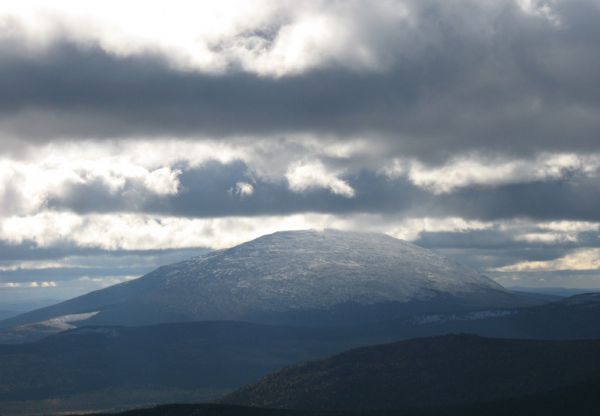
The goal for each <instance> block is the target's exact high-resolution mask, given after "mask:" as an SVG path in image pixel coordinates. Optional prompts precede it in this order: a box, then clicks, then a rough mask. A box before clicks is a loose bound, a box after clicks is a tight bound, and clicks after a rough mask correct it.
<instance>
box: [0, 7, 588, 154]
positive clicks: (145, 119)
mask: <svg viewBox="0 0 600 416" xmlns="http://www.w3.org/2000/svg"><path fill="white" fill-rule="evenodd" d="M501 4H502V6H501V7H491V6H486V5H487V3H485V4H483V3H482V5H477V6H476V7H475V4H472V3H471V2H468V1H465V2H461V3H457V4H453V5H452V6H448V5H444V4H443V3H442V2H430V1H422V2H415V3H414V4H412V3H411V4H410V11H411V13H412V14H413V16H412V19H413V20H414V22H416V23H415V25H414V27H411V28H409V27H406V28H404V27H403V28H397V31H391V32H389V33H383V34H381V35H380V37H381V39H378V41H377V42H376V44H377V45H378V47H379V48H381V51H378V52H382V51H387V53H386V54H385V55H386V56H387V57H388V59H387V61H389V62H386V64H385V65H383V66H382V68H381V69H380V70H373V71H366V70H362V71H361V70H351V69H348V67H346V66H344V65H341V64H339V65H336V64H335V63H329V64H327V65H325V66H323V67H322V68H320V69H315V70H312V71H308V72H304V73H302V74H299V75H293V76H284V77H280V78H273V77H266V76H257V75H253V74H250V73H244V72H242V71H241V70H235V69H233V70H230V71H228V72H226V73H224V74H220V75H207V74H201V73H194V72H190V71H188V72H182V71H177V70H174V69H171V68H170V67H169V66H168V65H167V64H166V62H165V61H163V60H162V58H160V57H158V56H132V57H128V58H117V57H114V56H110V55H108V54H106V53H104V52H102V51H101V50H99V49H95V48H93V47H87V48H85V49H84V48H78V47H75V46H73V45H72V44H69V43H68V41H65V42H64V43H62V44H56V45H54V47H52V48H50V49H49V50H47V51H45V52H44V53H41V54H39V53H38V54H35V55H32V54H30V53H28V52H23V48H20V47H19V45H18V41H14V40H13V44H7V43H6V42H5V43H4V44H3V45H1V46H0V49H1V54H2V57H3V58H2V60H1V61H0V90H1V91H2V95H1V96H0V112H1V120H0V128H1V129H2V130H3V131H4V132H5V133H11V134H14V135H15V136H18V137H20V138H22V139H26V140H31V141H36V140H42V141H43V140H48V139H49V138H53V137H54V138H56V137H93V138H101V137H123V136H158V135H170V136H172V135H189V136H194V135H211V136H218V137H226V136H230V135H238V134H243V135H247V136H248V135H249V136H255V137H256V136H263V135H268V136H272V137H277V136H278V135H280V134H285V133H290V132H299V133H314V134H316V135H322V134H330V135H333V136H335V137H338V138H340V137H345V136H347V135H369V137H372V138H375V137H377V138H379V140H381V141H382V142H383V143H384V144H385V145H386V146H388V147H389V148H390V149H393V151H395V152H397V153H402V154H403V155H410V154H413V155H418V156H420V157H421V158H429V157H436V158H445V157H447V156H449V155H456V154H459V155H460V154H462V152H467V151H471V150H479V151H486V152H503V153H509V154H510V153H519V154H522V153H523V152H531V153H535V152H539V151H544V150H546V151H553V150H560V151H569V152H573V151H575V152H584V151H599V150H600V142H599V141H598V132H599V131H600V90H599V89H598V88H595V86H597V85H598V84H600V55H599V54H598V53H597V45H598V44H600V25H598V24H597V22H598V21H600V9H599V8H598V7H597V6H596V5H595V4H594V3H593V2H590V1H570V2H560V3H559V4H558V5H556V7H554V8H553V10H554V13H555V14H556V16H557V19H558V21H559V22H560V24H555V23H553V22H552V20H550V19H547V18H545V17H541V16H536V15H530V14H527V13H525V12H523V11H522V10H521V9H519V8H518V7H517V6H516V5H514V4H513V5H511V4H512V3H501ZM467 6H468V7H467Z"/></svg>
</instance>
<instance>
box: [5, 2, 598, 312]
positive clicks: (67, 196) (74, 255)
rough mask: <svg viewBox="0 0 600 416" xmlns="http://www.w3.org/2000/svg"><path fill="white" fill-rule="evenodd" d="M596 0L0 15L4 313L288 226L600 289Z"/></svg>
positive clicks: (103, 8) (514, 279) (138, 7)
mask: <svg viewBox="0 0 600 416" xmlns="http://www.w3.org/2000/svg"><path fill="white" fill-rule="evenodd" d="M599 21H600V0H564V1H562V0H545V1H544V0H454V1H451V2H449V1H442V0H378V1H358V0H348V1H337V0H330V1H316V0H315V1H311V0H306V1H301V2H297V1H286V0H278V1H268V0H256V1H233V0H221V1H218V2H216V1H215V2H209V1H200V2H198V1H178V0H170V1H168V2H166V1H144V2H141V1H126V2H124V1H106V0H105V1H102V2H100V1H87V2H81V1H66V0H54V1H52V2H47V1H33V0H32V1H29V0H15V1H13V0H4V1H3V2H2V6H1V7H0V308H1V307H2V305H3V303H4V304H8V303H9V301H17V300H32V299H64V298H67V297H70V296H75V295H77V294H81V293H85V292H88V291H91V290H96V289H99V288H102V287H105V286H108V285H111V284H115V283H119V282H122V281H126V280H128V279H132V278H135V277H138V276H140V275H141V274H143V273H145V272H148V271H150V270H152V269H153V268H155V267H157V266H158V265H161V264H167V263H171V262H175V261H179V260H183V259H186V258H189V257H191V256H194V255H197V254H201V253H203V252H205V251H206V250H207V249H219V248H225V247H230V246H233V245H235V244H238V243H241V242H244V241H248V240H250V239H252V238H255V237H258V236H260V235H263V234H266V233H271V232H275V231H278V230H290V229H306V228H317V229H323V228H339V229H348V230H362V231H375V232H384V233H387V234H389V235H392V236H395V237H398V238H403V239H406V240H409V241H412V242H414V243H416V244H419V245H421V246H424V247H427V248H431V249H434V250H437V251H438V252H440V253H442V254H445V255H447V256H450V257H452V258H453V259H456V260H457V261H460V262H462V263H464V264H466V265H469V266H472V267H475V268H476V269H478V270H480V271H481V272H482V273H485V274H486V275H488V276H490V277H492V278H494V279H495V280H497V281H498V282H499V283H501V284H503V285H505V286H526V287H542V286H546V287H573V288H600V180H599V175H600V88H598V85H600V52H599V49H598V45H600V25H599V24H598V22H599Z"/></svg>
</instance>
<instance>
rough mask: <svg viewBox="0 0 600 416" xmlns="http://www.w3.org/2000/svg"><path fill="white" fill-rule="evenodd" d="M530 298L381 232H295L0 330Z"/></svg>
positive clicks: (368, 313)
mask: <svg viewBox="0 0 600 416" xmlns="http://www.w3.org/2000/svg"><path fill="white" fill-rule="evenodd" d="M532 302H533V301H532V300H531V299H528V298H526V297H521V296H518V295H516V294H513V293H511V292H509V291H507V290H505V289H504V288H502V287H501V286H500V285H498V284H497V283H495V282H494V281H492V280H491V279H489V278H487V277H485V276H483V275H481V274H480V273H478V272H476V271H474V270H472V269H469V268H466V267H464V266H461V265H459V264H457V263H454V262H452V261H450V260H448V259H446V258H444V257H442V256H439V255H437V254H436V253H434V252H432V251H430V250H427V249H424V248H421V247H418V246H415V245H413V244H410V243H407V242H404V241H401V240H398V239H395V238H392V237H389V236H386V235H383V234H367V233H353V232H341V231H332V230H329V231H322V232H320V231H295V232H280V233H275V234H271V235H267V236H263V237H261V238H258V239H256V240H253V241H250V242H248V243H245V244H241V245H239V246H236V247H233V248H231V249H228V250H221V251H216V252H212V253H209V254H206V255H203V256H199V257H196V258H193V259H190V260H188V261H184V262H181V263H177V264H173V265H169V266H164V267H161V268H159V269H157V270H155V271H153V272H151V273H149V274H147V275H145V276H143V277H141V278H139V279H136V280H133V281H130V282H126V283H122V284H120V285H116V286H113V287H109V288H106V289H103V290H99V291H96V292H92V293H90V294H88V295H85V296H81V297H78V298H75V299H72V300H69V301H67V302H63V303H61V304H58V305H55V306H51V307H48V308H44V309H40V310H37V311H33V312H30V313H27V314H23V315H20V316H18V317H15V318H12V319H9V320H7V321H4V322H2V323H1V324H0V328H5V329H6V328H12V329H15V328H17V329H20V330H21V332H20V333H21V334H27V333H28V330H33V331H37V332H38V333H39V331H42V332H43V330H44V329H46V330H48V332H50V333H51V332H55V331H56V328H55V326H56V319H58V320H59V321H61V319H62V321H64V319H63V318H62V317H65V316H68V319H69V320H70V325H72V326H81V325H88V324H93V325H140V324H154V323H161V322H176V321H194V320H246V321H252V322H269V323H284V324H288V323H293V322H294V323H300V324H309V325H310V324H315V323H318V324H324V323H338V322H343V323H352V322H355V321H361V320H362V321H369V320H371V321H374V320H383V319H392V318H396V317H400V316H405V315H407V314H410V313H414V312H435V311H447V310H468V309H477V308H490V307H514V306H520V305H524V304H530V303H532ZM83 314H85V315H83ZM62 321H61V322H62ZM29 332H31V331H29ZM18 334H19V332H18V331H17V336H18Z"/></svg>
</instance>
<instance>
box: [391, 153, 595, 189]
mask: <svg viewBox="0 0 600 416" xmlns="http://www.w3.org/2000/svg"><path fill="white" fill-rule="evenodd" d="M599 167H600V156H598V155H587V156H583V155H576V154H569V153H567V154H543V155H540V156H538V157H536V158H534V159H533V160H525V159H516V160H506V159H500V160H495V159H492V160H490V159H489V158H486V157H484V156H481V155H476V154H475V155H470V156H468V157H462V158H456V159H453V160H451V161H449V162H448V163H446V164H445V165H442V166H428V165H425V164H423V163H421V162H419V161H416V160H401V159H394V160H392V161H391V162H389V163H387V164H386V165H384V167H383V168H382V169H381V171H382V172H383V173H384V174H386V175H388V176H390V177H399V176H404V175H406V176H408V178H409V179H410V180H411V181H412V182H413V183H414V184H415V185H417V186H419V187H422V188H425V189H428V190H430V191H432V192H434V193H436V194H443V193H450V192H452V191H454V190H456V189H458V188H462V187H466V186H473V185H481V186H498V185H506V184H512V183H526V182H531V181H538V180H550V179H559V178H561V177H563V176H565V175H566V174H568V173H572V172H576V173H579V174H582V175H593V174H595V172H596V170H597V169H598V168H599Z"/></svg>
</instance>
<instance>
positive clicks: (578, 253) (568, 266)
mask: <svg viewBox="0 0 600 416" xmlns="http://www.w3.org/2000/svg"><path fill="white" fill-rule="evenodd" d="M598 269H600V249H598V248H585V249H579V250H575V251H573V252H572V253H569V254H567V255H566V256H564V257H561V258H558V259H554V260H547V261H524V262H519V263H515V264H512V265H509V266H504V267H500V268H497V269H493V271H496V272H550V271H561V270H598Z"/></svg>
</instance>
